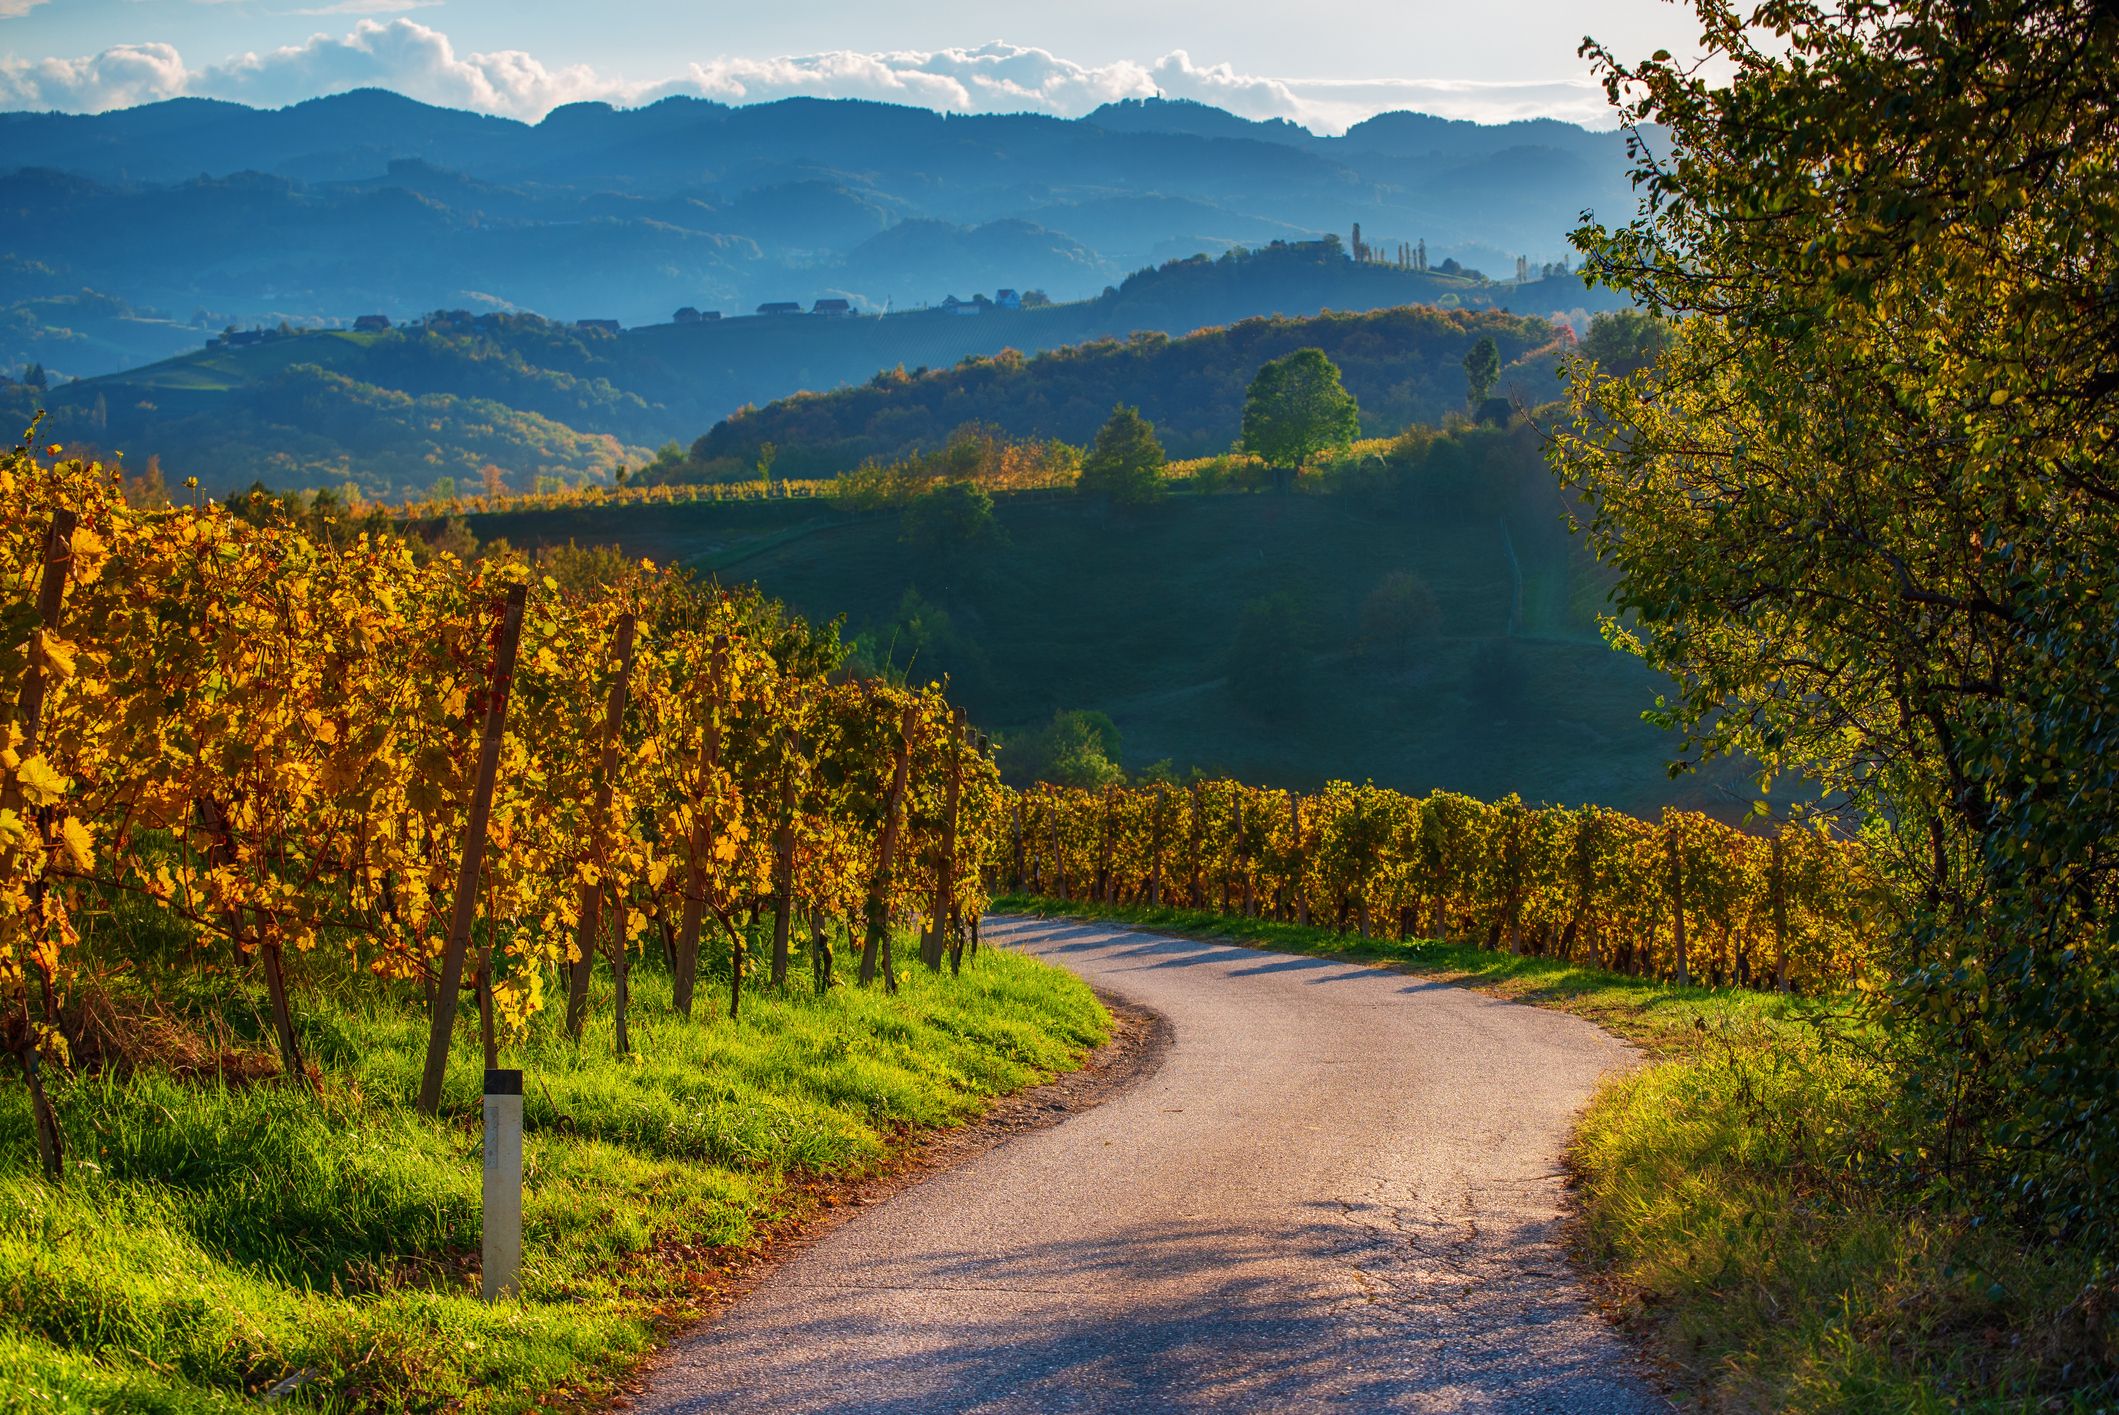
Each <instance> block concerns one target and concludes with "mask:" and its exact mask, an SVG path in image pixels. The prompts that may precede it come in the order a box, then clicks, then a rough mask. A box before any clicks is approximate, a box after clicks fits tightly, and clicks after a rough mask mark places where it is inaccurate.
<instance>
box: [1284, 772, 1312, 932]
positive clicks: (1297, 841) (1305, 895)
mask: <svg viewBox="0 0 2119 1415" xmlns="http://www.w3.org/2000/svg"><path fill="white" fill-rule="evenodd" d="M1288 840H1289V842H1290V844H1289V849H1290V850H1291V851H1292V852H1293V855H1294V876H1295V886H1294V887H1295V922H1296V923H1298V924H1300V925H1302V926H1303V927H1304V928H1308V927H1309V924H1310V891H1309V889H1308V887H1307V886H1305V885H1304V883H1303V880H1302V871H1303V855H1302V798H1301V797H1300V796H1298V795H1296V794H1295V793H1294V792H1292V791H1290V792H1288Z"/></svg>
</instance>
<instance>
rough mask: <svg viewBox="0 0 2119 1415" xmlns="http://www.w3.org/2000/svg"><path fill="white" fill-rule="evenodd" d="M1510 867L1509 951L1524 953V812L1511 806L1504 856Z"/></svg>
mask: <svg viewBox="0 0 2119 1415" xmlns="http://www.w3.org/2000/svg"><path fill="white" fill-rule="evenodd" d="M1504 859H1505V860H1506V861H1507V865H1508V899H1507V903H1506V906H1505V907H1506V908H1507V910H1508V951H1509V952H1510V953H1515V954H1521V953H1522V952H1523V874H1524V864H1523V812H1522V810H1521V809H1520V808H1518V807H1514V806H1511V807H1510V808H1509V811H1508V848H1507V853H1506V855H1505V856H1504Z"/></svg>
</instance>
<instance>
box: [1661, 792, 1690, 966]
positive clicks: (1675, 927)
mask: <svg viewBox="0 0 2119 1415" xmlns="http://www.w3.org/2000/svg"><path fill="white" fill-rule="evenodd" d="M1665 829H1666V830H1667V831H1668V836H1667V839H1668V840H1669V842H1670V845H1669V848H1670V928H1671V945H1672V947H1674V948H1675V949H1676V950H1677V962H1678V986H1679V987H1684V986H1686V985H1687V984H1689V983H1690V982H1691V981H1692V971H1691V967H1690V963H1689V960H1688V959H1687V958H1686V956H1685V882H1684V876H1683V874H1682V872H1681V869H1680V866H1679V856H1678V832H1677V827H1676V826H1675V825H1671V826H1667V827H1665Z"/></svg>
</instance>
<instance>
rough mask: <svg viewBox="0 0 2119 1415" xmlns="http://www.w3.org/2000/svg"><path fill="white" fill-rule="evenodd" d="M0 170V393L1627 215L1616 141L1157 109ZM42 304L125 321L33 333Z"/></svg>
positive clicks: (1547, 245) (193, 148)
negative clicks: (213, 356) (516, 317)
mask: <svg viewBox="0 0 2119 1415" xmlns="http://www.w3.org/2000/svg"><path fill="white" fill-rule="evenodd" d="M0 147H4V150H5V152H6V153H7V157H6V158H5V159H0V164H7V165H0V220H4V221H5V226H6V231H7V236H6V240H5V250H4V252H0V255H4V257H5V259H4V260H0V311H6V312H7V313H8V318H7V320H6V321H5V322H4V324H0V328H5V329H6V330H7V331H8V334H7V338H6V339H5V340H4V341H0V367H7V366H9V365H12V364H14V363H19V362H24V361H27V360H29V359H36V360H38V361H39V362H41V363H43V364H44V365H45V366H46V367H47V368H48V369H49V370H50V371H51V373H53V374H55V375H62V376H63V375H81V374H93V373H101V372H111V371H114V370H117V369H119V368H123V367H126V366H128V365H130V364H135V363H144V362H147V361H148V360H150V359H154V358H160V357H165V356H167V354H168V353H170V352H171V347H170V346H171V339H172V331H180V330H182V329H184V328H190V329H192V330H194V331H197V334H198V337H199V339H200V340H201V341H202V342H203V339H204V338H205V337H206V335H207V334H208V333H211V332H214V331H218V330H220V329H221V328H223V327H224V326H227V325H235V326H238V327H242V328H248V327H250V326H253V325H266V326H276V325H277V324H278V323H279V322H280V321H282V320H286V321H291V322H294V323H297V324H302V323H313V322H321V323H350V322H351V321H352V320H353V319H354V318H356V317H358V316H360V315H364V314H376V313H381V314H388V315H391V316H393V317H394V318H396V319H398V320H400V321H401V320H402V319H404V318H405V317H407V316H410V315H414V314H417V313H420V312H423V311H426V310H430V309H445V308H446V309H456V308H465V309H471V310H474V311H479V310H493V311H510V310H531V311H536V312H538V313H541V314H544V315H547V316H549V317H552V318H556V319H560V320H565V321H572V320H576V319H610V320H616V321H618V322H620V323H621V324H623V325H627V326H635V325H643V324H650V323H658V322H666V321H668V320H669V319H670V318H671V315H672V312H673V311H674V310H676V309H678V308H680V307H685V306H690V307H694V308H697V309H700V310H709V311H720V312H722V313H724V314H734V313H739V312H741V313H748V312H749V311H751V310H752V309H754V308H755V307H756V306H757V305H759V304H761V303H765V302H768V301H799V302H801V303H803V305H804V306H805V308H806V307H808V306H809V305H811V304H813V303H814V301H815V300H817V299H819V298H830V299H844V300H846V301H848V302H849V305H850V306H851V307H852V308H853V309H855V310H869V311H879V310H882V309H884V308H885V307H893V308H896V309H900V310H902V309H907V308H914V307H919V306H923V305H940V304H941V303H942V302H943V301H944V299H945V298H946V297H949V296H956V297H958V298H965V299H968V298H970V297H972V296H973V295H975V294H978V293H981V292H983V293H985V294H987V295H992V294H994V293H995V292H996V291H997V290H999V289H1001V288H1004V287H1005V288H1012V289H1016V290H1022V291H1027V290H1037V291H1040V292H1042V293H1044V294H1046V295H1049V296H1050V297H1051V298H1052V299H1054V300H1056V301H1063V302H1064V301H1068V300H1076V299H1084V298H1089V297H1093V296H1095V295H1097V294H1098V293H1099V292H1101V291H1102V290H1103V289H1104V288H1105V287H1106V286H1108V285H1115V284H1118V283H1119V282H1120V281H1122V280H1123V279H1124V277H1125V276H1126V275H1127V274H1128V273H1130V272H1132V271H1134V270H1137V269H1139V268H1141V267H1143V266H1146V265H1151V264H1156V263H1159V262H1162V261H1166V260H1169V259H1172V258H1181V257H1184V256H1188V255H1191V254H1194V253H1198V252H1204V253H1206V254H1209V255H1218V254H1219V253H1220V252H1222V251H1225V250H1229V249H1232V248H1235V247H1242V246H1258V245H1264V244H1267V243H1269V242H1271V241H1273V240H1276V239H1279V240H1287V241H1302V240H1306V239H1314V238H1315V237H1317V236H1319V235H1321V234H1323V233H1326V232H1334V233H1350V232H1351V231H1352V229H1353V227H1354V226H1355V225H1356V224H1357V223H1358V224H1359V225H1360V226H1361V228H1362V230H1363V232H1364V236H1365V239H1366V240H1367V242H1368V244H1369V245H1370V246H1371V247H1373V248H1375V249H1377V250H1378V251H1381V252H1383V253H1385V254H1386V256H1389V257H1395V255H1396V252H1397V251H1398V249H1399V246H1400V244H1401V243H1403V244H1405V245H1407V246H1412V245H1414V244H1415V243H1418V242H1421V241H1425V242H1426V246H1427V250H1428V252H1429V256H1430V259H1431V260H1432V261H1433V262H1435V263H1436V264H1439V263H1440V262H1441V261H1442V260H1443V259H1444V258H1445V257H1451V256H1453V257H1455V258H1457V259H1458V260H1460V261H1462V262H1463V263H1464V264H1466V265H1469V266H1473V267H1477V268H1480V269H1484V270H1487V271H1488V272H1489V273H1492V274H1496V275H1512V274H1513V273H1514V261H1515V257H1516V256H1517V255H1518V254H1525V255H1528V256H1530V257H1531V259H1532V261H1533V262H1534V263H1542V262H1544V261H1546V260H1551V259H1555V258H1559V257H1561V256H1563V255H1564V254H1565V242H1564V235H1565V232H1566V231H1567V230H1568V229H1569V228H1570V227H1571V226H1572V225H1573V224H1574V222H1575V220H1576V218H1577V216H1578V214H1579V213H1580V212H1582V211H1583V210H1585V209H1597V210H1600V211H1604V212H1607V213H1610V214H1617V213H1618V212H1619V211H1621V210H1624V209H1630V207H1631V204H1632V195H1631V192H1630V189H1629V187H1628V184H1627V181H1626V175H1625V173H1626V160H1625V153H1624V140H1623V139H1622V138H1621V137H1620V136H1619V135H1617V134H1614V133H1597V132H1590V131H1587V130H1584V129H1581V128H1578V127H1573V126H1570V125H1568V124H1564V123H1558V122H1552V121H1537V122H1525V123H1511V124H1503V125H1497V126H1481V125H1478V124H1472V123H1461V122H1451V121H1447V120H1443V119H1439V118H1433V117H1427V116H1424V115H1419V114H1410V113H1394V114H1386V115H1383V116H1382V117H1379V118H1375V119H1371V120H1369V121H1368V122H1365V123H1362V124H1360V125H1358V126H1356V127H1355V128H1353V129H1352V130H1351V131H1349V132H1348V133H1347V134H1345V135H1344V136H1339V137H1320V136H1317V135H1315V134H1312V133H1310V132H1308V131H1307V130H1305V129H1303V128H1300V127H1298V126H1296V125H1293V124H1290V123H1286V122H1253V121H1250V120H1247V119H1244V118H1240V117H1237V116H1235V115H1233V114H1229V113H1225V112H1222V111H1221V110H1219V109H1214V108H1210V107H1206V106H1204V105H1201V104H1196V103H1186V102H1168V101H1162V100H1151V101H1146V102H1139V101H1133V102H1127V103H1121V104H1113V105H1109V106H1107V107H1105V108H1102V109H1099V110H1097V111H1096V112H1094V113H1091V114H1089V115H1088V116H1086V117H1084V118H1080V119H1073V120H1067V119H1058V118H1050V117H1041V116H1033V115H974V116H960V115H944V114H939V113H934V112H931V111H928V110H925V109H919V108H906V107H896V106H891V105H886V104H877V103H868V102H856V101H841V100H816V99H790V100H787V101H784V102H778V103H766V104H757V105H750V106H743V107H731V106H728V105H725V104H719V103H713V102H709V101H706V100H702V99H691V98H671V99H666V100H664V101H662V102H659V103H655V104H652V105H649V106H647V107H642V108H637V109H614V108H611V107H609V106H607V105H604V104H576V105H571V106H568V107H564V108H560V109H557V110H555V111H553V112H552V113H551V114H550V115H548V116H547V117H546V118H545V119H544V120H543V121H541V122H538V123H534V124H533V123H522V122H516V121H513V120H509V119H502V118H492V117H483V116H479V115H476V114H471V113H465V112H460V111H456V110H452V109H446V108H436V107H432V106H429V105H426V104H421V103H418V102H415V101H413V100H411V99H407V98H403V97H400V96H398V95H395V94H390V93H384V92H380V91H372V90H371V91H361V92H354V93H347V94H341V95H337V96H334V97H330V98H320V99H316V100H313V101H311V102H307V103H299V104H295V105H293V106H291V107H287V108H282V109H253V108H248V107H245V106H243V105H240V104H234V103H226V102H219V101H212V100H204V99H177V100H171V101H169V102H164V103H156V104H149V105H146V106H143V107H138V108H132V109H127V110H122V111H118V112H111V113H105V114H99V115H92V116H80V115H64V114H51V113H8V114H0ZM1497 267H1498V268H1497ZM59 296H65V297H68V298H71V299H73V300H74V301H75V304H74V305H69V306H66V307H64V308H67V309H73V308H77V307H93V308H94V309H95V310H98V311H109V310H117V309H122V310H124V311H126V312H127V313H126V314H125V315H124V316H123V317H122V318H112V317H104V318H101V320H100V323H96V324H94V327H93V328H89V327H86V323H85V322H84V327H83V328H80V329H75V328H74V327H72V326H68V325H63V324H61V325H51V324H43V323H39V320H40V319H42V318H43V314H49V313H50V310H51V309H52V308H55V307H52V306H50V305H49V301H51V300H52V299H54V298H56V297H59ZM84 296H87V297H89V298H88V301H87V306H81V304H80V302H81V299H82V297H84ZM25 301H44V302H46V303H45V305H43V306H40V307H39V309H40V310H42V311H43V314H40V313H38V312H37V311H29V312H25V313H17V312H16V311H15V309H14V307H15V306H18V305H20V304H22V303H23V302H25ZM1270 312H1271V308H1270V307H1269V306H1261V307H1260V308H1258V309H1255V310H1246V311H1243V313H1260V314H1263V313H1270ZM135 335H136V336H137V341H136V342H134V343H130V344H129V343H128V342H127V340H128V338H130V337H132V336H135ZM9 371H12V369H11V368H10V369H9Z"/></svg>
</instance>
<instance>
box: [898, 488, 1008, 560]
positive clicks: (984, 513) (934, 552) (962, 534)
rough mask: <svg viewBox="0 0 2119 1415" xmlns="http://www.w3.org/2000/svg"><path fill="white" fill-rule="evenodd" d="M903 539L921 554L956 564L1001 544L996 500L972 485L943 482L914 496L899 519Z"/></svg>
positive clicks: (983, 490)
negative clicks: (994, 509) (996, 515)
mask: <svg viewBox="0 0 2119 1415" xmlns="http://www.w3.org/2000/svg"><path fill="white" fill-rule="evenodd" d="M899 524H900V536H901V538H902V539H903V540H904V541H905V543H906V544H907V545H910V546H911V547H913V549H915V550H917V551H918V552H919V553H920V554H921V555H923V556H927V557H929V558H931V559H934V560H941V561H956V560H961V559H963V558H965V557H968V556H973V555H978V554H983V553H985V552H987V551H990V550H992V549H994V548H995V547H997V546H998V545H999V544H1000V543H1001V525H1000V522H999V521H998V520H996V519H995V518H994V514H993V497H992V496H990V495H989V494H988V493H987V491H986V489H985V488H984V487H982V486H978V485H975V484H974V483H971V482H963V481H952V482H943V483H942V484H941V485H940V486H937V487H934V488H933V489H932V490H929V491H925V492H922V493H921V494H920V495H918V496H916V497H914V498H913V499H912V501H911V502H910V503H909V504H908V505H907V506H906V507H905V514H904V516H903V517H902V518H901V520H900V523H899Z"/></svg>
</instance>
